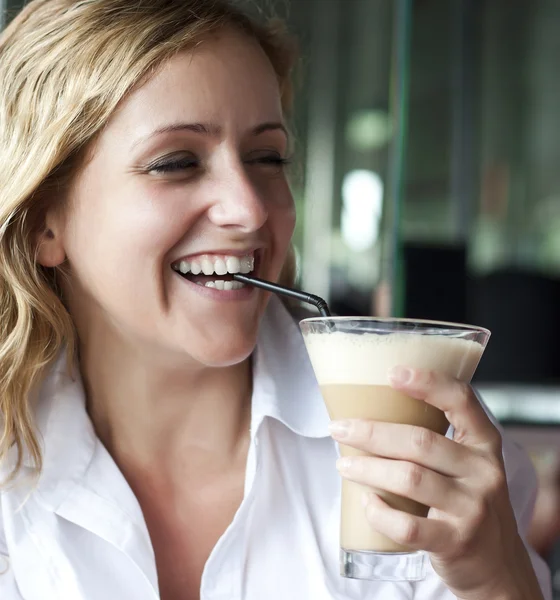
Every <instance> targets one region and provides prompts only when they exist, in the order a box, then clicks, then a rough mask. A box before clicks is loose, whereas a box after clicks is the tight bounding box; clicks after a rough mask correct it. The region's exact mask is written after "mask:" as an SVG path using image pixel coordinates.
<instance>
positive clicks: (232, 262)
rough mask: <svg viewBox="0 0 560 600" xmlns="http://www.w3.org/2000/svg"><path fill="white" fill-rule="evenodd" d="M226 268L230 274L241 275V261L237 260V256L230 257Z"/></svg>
mask: <svg viewBox="0 0 560 600" xmlns="http://www.w3.org/2000/svg"><path fill="white" fill-rule="evenodd" d="M226 266H227V270H228V273H239V271H240V270H241V261H240V260H239V259H238V258H237V256H230V257H229V258H228V259H227V260H226Z"/></svg>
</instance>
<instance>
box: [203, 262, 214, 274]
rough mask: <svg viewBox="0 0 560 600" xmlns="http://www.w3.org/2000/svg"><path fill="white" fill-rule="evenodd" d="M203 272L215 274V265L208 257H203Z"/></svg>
mask: <svg viewBox="0 0 560 600" xmlns="http://www.w3.org/2000/svg"><path fill="white" fill-rule="evenodd" d="M201 266H202V272H203V273H204V274H205V275H213V274H214V265H213V264H212V263H211V262H210V261H209V260H208V259H207V258H203V259H202V265H201Z"/></svg>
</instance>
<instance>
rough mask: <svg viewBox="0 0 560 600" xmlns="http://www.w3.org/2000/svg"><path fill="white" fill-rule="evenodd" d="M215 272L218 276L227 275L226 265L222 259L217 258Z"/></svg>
mask: <svg viewBox="0 0 560 600" xmlns="http://www.w3.org/2000/svg"><path fill="white" fill-rule="evenodd" d="M214 272H215V273H216V275H225V274H226V273H227V267H226V263H225V261H224V260H222V259H221V258H217V259H216V260H215V261H214Z"/></svg>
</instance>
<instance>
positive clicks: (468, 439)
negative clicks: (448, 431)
mask: <svg viewBox="0 0 560 600" xmlns="http://www.w3.org/2000/svg"><path fill="white" fill-rule="evenodd" d="M389 381H390V383H391V385H392V387H393V388H394V389H397V390H399V391H402V392H404V393H405V394H407V395H408V396H411V397H413V398H416V399H418V400H423V401H424V402H427V403H428V404H431V405H432V406H435V407H436V408H439V409H440V410H442V411H443V412H444V413H445V416H446V417H447V420H448V421H449V422H450V423H451V425H453V427H454V429H455V435H454V437H453V439H454V440H455V441H457V442H460V443H463V444H471V445H490V446H491V447H492V449H493V450H494V451H496V450H498V449H499V450H500V453H501V442H502V439H501V436H500V433H499V431H498V430H497V429H496V427H495V426H494V424H493V423H492V421H490V419H489V418H488V415H487V414H486V413H485V412H484V409H483V408H482V406H481V404H480V402H479V401H478V398H477V397H476V396H475V394H474V392H473V391H472V388H471V387H470V385H468V384H466V383H463V382H461V381H457V380H456V379H453V378H452V377H449V376H447V375H444V374H443V373H438V372H437V371H424V370H420V369H410V368H408V367H396V368H395V369H393V370H392V371H391V372H390V374H389Z"/></svg>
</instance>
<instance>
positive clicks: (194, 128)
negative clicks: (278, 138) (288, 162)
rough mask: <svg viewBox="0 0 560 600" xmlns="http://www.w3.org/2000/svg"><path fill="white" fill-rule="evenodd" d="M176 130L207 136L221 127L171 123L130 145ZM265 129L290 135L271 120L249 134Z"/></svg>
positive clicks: (220, 129)
mask: <svg viewBox="0 0 560 600" xmlns="http://www.w3.org/2000/svg"><path fill="white" fill-rule="evenodd" d="M176 131H190V132H192V133H196V134H198V135H204V136H209V137H219V136H220V135H221V134H222V128H221V127H219V126H217V125H212V124H211V123H173V124H171V125H165V126H164V127H159V128H158V129H156V130H155V131H152V133H150V134H148V135H147V136H146V137H144V138H141V139H140V140H137V141H136V142H134V144H133V145H132V147H133V148H135V147H136V146H138V145H139V144H143V143H145V142H147V141H148V140H150V139H152V138H153V137H156V136H158V135H162V134H164V133H174V132H176ZM267 131H281V132H282V133H283V134H284V135H285V136H286V138H289V137H290V136H289V133H288V130H287V129H286V127H285V126H284V125H283V124H282V123H276V122H272V121H271V122H267V123H261V124H260V125H257V126H256V127H254V128H253V129H252V130H251V131H250V134H251V135H252V136H254V137H256V136H259V135H261V134H263V133H265V132H267Z"/></svg>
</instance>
